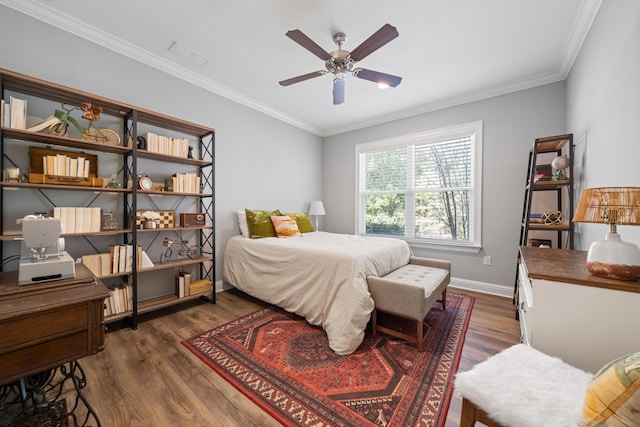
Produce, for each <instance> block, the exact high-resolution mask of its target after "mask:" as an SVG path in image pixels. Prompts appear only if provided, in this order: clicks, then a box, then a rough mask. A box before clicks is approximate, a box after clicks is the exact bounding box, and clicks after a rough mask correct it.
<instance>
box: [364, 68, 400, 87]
mask: <svg viewBox="0 0 640 427" xmlns="http://www.w3.org/2000/svg"><path fill="white" fill-rule="evenodd" d="M353 75H354V76H356V77H357V78H359V79H364V80H369V81H371V82H375V83H378V84H380V83H382V84H386V85H388V86H391V87H396V86H398V85H399V84H400V82H401V81H402V77H398V76H394V75H391V74H385V73H381V72H380V71H373V70H367V69H366V68H356V69H355V70H353Z"/></svg>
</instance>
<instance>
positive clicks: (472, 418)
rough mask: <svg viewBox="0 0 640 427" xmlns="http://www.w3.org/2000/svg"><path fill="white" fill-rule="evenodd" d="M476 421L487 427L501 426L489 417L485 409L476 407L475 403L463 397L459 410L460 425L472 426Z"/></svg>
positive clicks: (462, 426)
mask: <svg viewBox="0 0 640 427" xmlns="http://www.w3.org/2000/svg"><path fill="white" fill-rule="evenodd" d="M476 421H478V422H481V423H482V424H485V425H487V426H489V427H503V426H502V424H500V423H497V422H495V421H494V420H493V419H491V417H489V415H488V414H487V413H486V412H485V411H483V410H482V409H480V408H478V407H477V406H476V404H475V403H473V402H472V401H470V400H468V399H466V398H464V397H463V398H462V411H461V412H460V427H474V426H475V425H476Z"/></svg>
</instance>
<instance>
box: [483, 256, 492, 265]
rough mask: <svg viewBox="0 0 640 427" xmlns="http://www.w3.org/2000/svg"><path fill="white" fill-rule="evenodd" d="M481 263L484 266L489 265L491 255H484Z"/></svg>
mask: <svg viewBox="0 0 640 427" xmlns="http://www.w3.org/2000/svg"><path fill="white" fill-rule="evenodd" d="M483 262H484V265H491V255H485V256H484V260H483Z"/></svg>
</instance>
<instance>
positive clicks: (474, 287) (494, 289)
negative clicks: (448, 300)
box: [216, 277, 513, 298]
mask: <svg viewBox="0 0 640 427" xmlns="http://www.w3.org/2000/svg"><path fill="white" fill-rule="evenodd" d="M449 287H451V288H457V289H463V290H467V291H474V292H480V293H483V294H489V295H497V296H500V297H505V298H513V288H511V287H507V286H504V285H496V284H494V283H486V282H478V281H476V280H467V279H458V278H455V277H453V278H451V284H450V285H449ZM229 289H233V286H232V285H230V284H228V283H226V282H224V281H223V280H219V281H217V282H216V292H221V291H226V290H229Z"/></svg>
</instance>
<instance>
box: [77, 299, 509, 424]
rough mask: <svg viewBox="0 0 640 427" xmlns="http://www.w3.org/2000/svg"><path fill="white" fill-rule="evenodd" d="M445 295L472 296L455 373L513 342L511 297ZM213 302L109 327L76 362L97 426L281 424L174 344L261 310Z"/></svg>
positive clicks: (455, 411) (452, 416)
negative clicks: (133, 325)
mask: <svg viewBox="0 0 640 427" xmlns="http://www.w3.org/2000/svg"><path fill="white" fill-rule="evenodd" d="M451 291H452V292H458V293H467V294H470V295H473V296H474V297H476V300H475V305H474V309H473V313H472V316H471V323H470V325H469V329H468V332H467V336H466V341H465V345H464V350H463V354H462V359H461V361H460V369H459V370H460V371H465V370H468V369H470V368H471V367H472V366H473V365H474V364H476V363H478V362H480V361H482V360H484V359H485V358H487V357H488V356H490V355H492V354H495V353H497V352H499V351H500V350H502V349H504V348H507V347H509V346H511V345H513V344H515V343H517V342H518V340H519V326H518V322H517V321H516V320H515V319H514V306H513V304H512V303H511V300H510V299H506V298H500V297H495V296H489V295H484V294H477V293H472V292H466V291H465V292H463V291H459V290H455V289H451ZM217 299H218V301H217V304H215V305H212V304H210V303H205V302H200V301H194V302H188V303H185V304H183V305H181V306H180V309H177V308H176V307H173V308H170V309H167V310H163V311H162V312H157V313H153V314H151V315H145V316H142V319H141V320H142V321H141V323H140V324H139V325H138V329H137V330H131V329H130V328H128V327H119V326H120V325H117V324H113V325H109V332H108V333H107V336H106V349H105V350H104V351H103V352H101V353H99V354H97V355H95V356H91V357H87V358H85V359H82V361H81V364H82V367H83V368H84V370H85V372H86V375H87V380H88V386H87V387H86V389H85V394H86V396H87V398H88V399H89V401H90V402H91V403H92V405H93V406H94V409H95V410H96V412H97V413H98V415H99V417H100V421H101V423H102V425H103V426H107V427H111V426H178V425H188V426H276V425H279V423H277V422H276V421H275V420H274V419H273V418H271V417H270V416H269V415H268V414H266V413H265V412H264V411H262V410H261V409H260V408H258V407H257V406H256V405H255V404H254V403H252V402H251V401H250V400H249V399H247V398H246V397H244V396H243V395H242V394H241V393H240V392H239V391H237V390H236V389H235V388H234V387H233V386H232V385H230V384H229V383H227V382H226V381H225V380H223V379H222V378H220V377H219V376H218V375H217V374H216V373H215V372H214V371H213V370H212V369H210V368H209V367H208V366H207V365H206V364H205V363H203V362H202V361H200V360H199V359H198V358H197V357H196V356H194V355H193V354H192V353H191V352H190V351H189V350H187V349H186V348H185V347H184V346H182V345H181V344H180V342H181V341H182V340H184V339H186V338H190V337H192V336H193V335H196V334H197V333H200V332H204V331H206V330H209V329H211V328H214V327H216V326H219V325H221V324H223V323H226V322H228V321H231V320H233V319H235V318H238V317H240V316H243V315H245V314H248V313H251V312H253V311H255V310H257V309H259V308H260V307H261V306H262V305H263V304H262V303H261V302H260V301H257V300H255V299H252V298H250V297H247V296H246V295H244V294H241V293H239V292H237V291H227V292H221V293H219V294H218V298H217ZM460 406H461V401H460V399H459V398H457V397H455V396H454V398H453V400H452V402H451V407H450V410H449V414H448V417H447V423H446V426H447V427H451V426H458V421H459V419H460Z"/></svg>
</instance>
